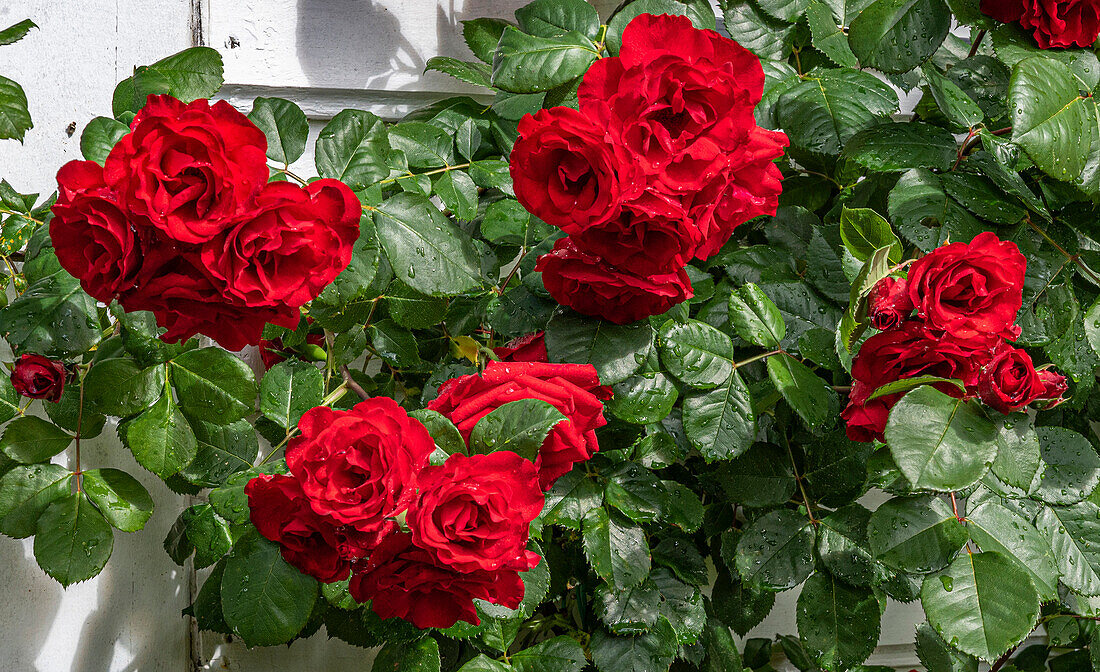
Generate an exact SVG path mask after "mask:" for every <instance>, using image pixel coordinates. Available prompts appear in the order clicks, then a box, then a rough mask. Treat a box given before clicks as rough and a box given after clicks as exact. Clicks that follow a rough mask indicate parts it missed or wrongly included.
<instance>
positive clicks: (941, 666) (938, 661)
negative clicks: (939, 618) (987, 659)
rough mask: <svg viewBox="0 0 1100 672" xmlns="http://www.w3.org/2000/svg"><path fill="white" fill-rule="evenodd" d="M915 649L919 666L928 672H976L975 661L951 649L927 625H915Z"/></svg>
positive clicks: (976, 664)
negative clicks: (922, 666) (928, 671)
mask: <svg viewBox="0 0 1100 672" xmlns="http://www.w3.org/2000/svg"><path fill="white" fill-rule="evenodd" d="M916 649H917V657H918V658H919V659H920V662H921V664H923V665H924V667H925V669H927V670H930V672H978V661H977V659H975V658H974V657H973V656H968V655H966V654H965V653H960V652H958V651H956V650H955V649H953V648H951V646H950V645H948V643H947V642H945V641H944V640H943V637H940V635H939V633H937V632H936V630H935V628H933V627H932V626H931V625H928V624H927V623H920V624H919V625H917V645H916Z"/></svg>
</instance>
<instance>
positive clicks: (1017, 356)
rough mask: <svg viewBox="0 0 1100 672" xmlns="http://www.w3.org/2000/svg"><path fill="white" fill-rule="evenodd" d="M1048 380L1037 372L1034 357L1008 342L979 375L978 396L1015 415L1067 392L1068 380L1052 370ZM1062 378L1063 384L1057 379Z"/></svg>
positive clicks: (996, 352)
mask: <svg viewBox="0 0 1100 672" xmlns="http://www.w3.org/2000/svg"><path fill="white" fill-rule="evenodd" d="M1047 374H1048V375H1047V376H1045V378H1046V380H1044V376H1040V375H1039V372H1038V371H1036V370H1035V365H1034V364H1032V362H1031V356H1030V355H1028V354H1027V352H1025V351H1024V350H1021V349H1020V348H1014V347H1012V346H1011V345H1008V344H1007V343H1006V344H1004V345H1002V346H1000V347H999V348H997V349H996V350H995V351H994V353H993V359H991V360H990V361H989V363H988V364H986V365H985V366H984V367H982V370H981V373H980V374H979V375H978V395H979V396H980V397H981V400H982V401H983V402H985V403H986V404H987V405H988V406H990V407H992V408H994V409H996V410H998V411H1000V412H1001V413H1012V412H1013V411H1018V410H1020V409H1021V408H1023V407H1024V406H1027V405H1028V404H1030V403H1031V402H1033V401H1035V400H1037V399H1057V398H1059V397H1061V396H1062V393H1063V392H1065V389H1066V387H1065V385H1066V383H1065V380H1066V379H1065V377H1064V376H1061V375H1059V374H1057V373H1055V372H1054V371H1048V372H1047ZM1055 376H1057V378H1061V381H1060V384H1059V381H1058V380H1057V378H1055ZM1048 395H1049V396H1048Z"/></svg>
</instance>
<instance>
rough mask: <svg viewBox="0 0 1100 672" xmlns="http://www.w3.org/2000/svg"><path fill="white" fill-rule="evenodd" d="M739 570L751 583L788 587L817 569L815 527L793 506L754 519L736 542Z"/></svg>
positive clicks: (769, 588) (765, 586)
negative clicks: (815, 564) (794, 509)
mask: <svg viewBox="0 0 1100 672" xmlns="http://www.w3.org/2000/svg"><path fill="white" fill-rule="evenodd" d="M736 564H737V571H738V573H740V575H741V578H742V579H743V580H744V581H745V582H746V583H748V584H751V585H753V586H759V587H762V588H767V589H768V590H787V589H788V588H793V587H795V586H797V585H798V584H800V583H802V582H803V581H805V580H806V577H808V576H809V575H810V574H811V573H812V572H813V570H814V528H813V525H811V524H810V520H809V519H808V518H807V517H805V516H803V515H800V514H799V513H798V512H796V511H793V510H790V509H777V510H775V511H772V512H770V513H768V514H766V515H764V516H761V517H760V518H757V519H756V520H754V521H752V523H751V524H750V525H749V527H748V529H746V530H745V532H744V534H743V535H742V536H741V539H740V541H738V542H737V554H736Z"/></svg>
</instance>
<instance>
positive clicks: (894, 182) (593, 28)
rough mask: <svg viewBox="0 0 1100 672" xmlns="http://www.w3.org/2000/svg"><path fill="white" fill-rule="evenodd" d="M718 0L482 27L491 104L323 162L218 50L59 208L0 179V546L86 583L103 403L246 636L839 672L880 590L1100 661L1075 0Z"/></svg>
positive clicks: (957, 626) (150, 107) (113, 129)
mask: <svg viewBox="0 0 1100 672" xmlns="http://www.w3.org/2000/svg"><path fill="white" fill-rule="evenodd" d="M721 5H722V6H721V10H722V11H721V14H722V18H723V21H722V25H721V28H719V25H718V21H717V20H716V19H717V17H716V15H715V13H714V12H713V11H712V8H711V6H710V5H709V4H708V3H704V2H696V1H694V0H693V1H690V2H680V1H679V0H638V1H637V2H633V3H624V4H623V6H622V7H620V8H618V9H617V11H615V12H614V13H613V14H612V15H611V16H603V17H601V16H600V15H599V14H598V13H597V12H596V10H595V9H593V8H592V7H590V6H589V5H587V4H586V3H584V2H582V1H581V0H536V1H535V2H533V3H531V4H530V5H528V6H526V7H523V8H521V9H520V10H519V11H517V12H516V14H515V16H514V20H512V18H511V17H509V18H507V19H505V18H489V17H485V18H471V19H470V20H469V21H467V22H465V23H464V26H463V33H464V36H465V37H466V42H467V44H468V46H469V48H470V50H471V52H472V54H473V56H471V57H470V59H473V60H470V59H466V60H460V59H459V58H455V57H453V56H454V55H447V56H439V57H436V58H433V59H431V60H429V62H428V68H429V69H431V70H437V71H441V72H443V73H446V74H449V75H452V76H454V77H457V78H459V79H461V80H463V81H465V82H466V83H468V84H471V85H474V86H478V87H481V90H482V93H483V94H484V96H483V97H480V98H477V99H475V98H470V97H465V96H460V97H455V98H449V99H446V100H441V101H438V102H435V103H432V104H431V105H428V106H426V107H424V108H422V109H420V110H416V111H415V112H413V113H411V114H409V115H408V116H407V117H405V118H403V119H401V120H400V121H392V122H391V121H384V120H382V119H379V118H378V117H377V116H375V115H373V114H371V113H369V112H366V111H362V110H345V111H342V112H340V113H339V114H337V115H335V116H334V117H333V118H332V119H331V120H330V121H328V122H327V123H326V124H325V126H324V128H322V129H321V131H320V132H319V134H317V136H316V140H315V146H314V148H313V152H312V155H313V156H314V163H313V164H312V165H308V164H307V163H306V162H304V161H302V160H301V159H302V157H303V156H304V154H305V151H306V147H307V144H308V142H309V138H310V135H309V121H308V120H307V118H306V116H305V114H304V113H303V112H302V110H301V109H300V108H298V107H297V106H296V105H295V104H294V103H292V102H290V101H287V100H281V99H276V98H258V99H257V100H256V101H255V102H254V104H253V108H252V110H251V112H250V113H249V114H248V115H247V116H246V115H244V114H243V113H241V112H238V111H236V110H234V109H233V108H232V107H231V106H230V105H229V104H228V103H225V102H213V103H212V102H210V100H211V99H212V98H214V97H215V96H216V95H217V93H218V89H219V87H220V84H221V73H222V64H221V58H220V56H219V55H218V53H217V52H216V51H214V50H212V49H208V48H201V47H200V48H196V49H190V50H187V51H185V52H182V53H180V54H176V55H173V56H169V57H167V58H165V59H163V60H162V61H159V62H157V63H153V64H151V65H148V66H142V67H139V68H137V69H136V70H135V72H134V74H133V75H132V76H131V77H129V78H127V79H126V80H125V81H123V82H121V83H120V84H119V86H118V88H117V90H116V92H115V95H114V97H113V100H112V110H111V112H110V116H104V117H99V118H97V119H94V120H92V122H91V123H89V124H88V126H87V127H86V128H85V129H84V131H83V132H82V134H81V143H80V146H81V151H82V154H83V157H84V160H83V161H75V162H72V163H69V164H67V165H66V166H63V167H61V169H60V171H59V173H58V193H57V196H56V200H54V198H53V197H47V198H45V199H41V198H39V197H38V196H36V195H29V194H20V193H18V192H17V191H16V190H15V189H14V188H13V187H12V186H10V185H9V184H8V182H0V218H2V220H3V221H2V223H0V234H2V235H0V256H2V257H3V261H4V263H3V265H2V266H0V268H3V269H4V273H5V275H4V276H3V277H4V282H5V287H6V290H5V291H6V293H5V301H4V302H3V307H2V308H0V333H2V335H3V337H4V339H5V340H6V342H7V344H8V346H9V347H10V351H11V353H12V354H11V357H10V360H11V365H10V369H11V376H10V377H3V378H0V422H3V423H4V429H3V435H2V437H0V533H3V534H5V535H8V536H11V537H14V538H27V537H34V542H33V543H34V545H33V550H34V556H35V560H36V561H37V562H38V564H39V565H40V566H41V567H42V568H43V569H44V570H45V571H46V572H47V573H48V574H49V575H50V576H52V577H54V578H56V579H57V580H58V581H59V582H61V583H62V584H64V585H69V584H72V583H75V582H78V581H83V580H86V579H88V578H90V577H92V576H95V575H96V574H97V573H98V572H99V571H100V570H102V568H103V567H104V565H105V564H106V563H107V562H108V560H109V557H110V555H111V552H112V550H113V540H114V538H115V535H116V534H117V533H120V532H125V533H129V532H136V531H137V530H139V529H141V528H142V527H143V526H144V525H145V523H146V521H147V520H148V519H149V517H150V515H151V513H152V508H153V500H152V497H151V496H150V495H149V493H148V491H147V490H146V489H145V488H144V487H143V486H142V485H141V484H140V483H139V482H138V481H137V480H136V479H134V478H133V477H132V476H130V475H128V474H126V473H125V472H124V471H122V470H118V469H105V468H100V465H97V464H89V459H88V456H87V455H86V454H85V455H84V456H82V455H81V452H80V445H81V441H82V440H84V439H88V438H91V437H94V436H97V435H99V434H100V433H101V432H105V431H108V428H109V431H112V432H115V433H117V435H118V437H119V439H120V440H121V441H122V443H123V444H124V446H125V449H126V450H128V451H129V453H131V454H132V456H133V459H134V461H135V462H136V463H137V464H138V465H140V467H141V468H144V469H146V470H148V471H150V472H152V473H153V474H155V475H156V476H158V477H159V478H160V479H162V480H163V481H164V485H165V488H166V490H165V492H163V493H161V496H162V497H166V496H169V495H168V490H167V489H170V490H171V491H172V492H175V493H180V494H185V495H188V496H190V497H191V498H192V499H191V500H190V501H189V506H187V508H186V509H184V510H183V512H182V513H181V514H180V515H179V517H178V518H177V520H176V522H175V524H174V525H173V527H172V529H171V531H170V533H169V534H168V536H167V538H166V539H165V540H164V547H165V550H166V551H167V553H168V556H169V557H170V558H171V560H172V561H174V562H176V563H178V564H179V565H181V566H185V567H188V568H189V570H191V571H194V570H199V569H204V568H206V569H208V571H207V572H204V573H203V574H202V575H200V576H201V581H200V583H201V588H200V589H199V591H198V593H197V594H196V595H195V596H194V603H193V604H192V605H191V606H190V607H189V608H188V610H187V615H186V617H187V618H193V619H194V621H195V623H196V624H197V625H198V627H200V628H202V629H204V630H209V631H215V632H219V633H223V634H225V635H226V636H233V637H237V638H240V639H241V640H243V641H244V643H245V644H246V645H249V646H259V645H277V644H285V643H288V642H292V641H294V640H295V639H297V638H304V637H309V636H312V635H313V634H314V633H318V632H320V631H321V630H323V631H324V632H325V633H326V634H327V635H328V636H330V637H338V638H340V639H342V640H345V641H347V642H350V643H352V644H355V645H359V646H363V647H381V650H380V651H379V652H378V654H377V661H378V662H377V663H376V665H375V667H376V669H379V670H381V669H383V668H384V669H386V670H387V671H388V672H392V671H394V670H398V671H401V670H416V671H417V672H423V671H428V672H437V671H438V672H486V671H488V672H586V671H588V670H593V669H594V670H596V672H640V671H645V672H650V671H652V672H663V671H666V670H676V671H677V672H680V671H684V670H700V671H703V672H715V671H718V670H722V671H726V670H734V671H736V670H743V669H746V668H747V669H752V670H755V671H760V672H767V670H771V669H772V661H773V654H779V653H782V654H783V655H785V656H786V657H787V659H788V660H789V661H790V662H791V663H792V664H793V665H795V666H796V667H798V668H799V669H800V670H802V672H820V671H824V672H845V671H847V670H853V671H858V670H867V669H870V668H869V667H868V666H867V660H868V657H869V656H870V655H871V654H872V652H873V651H874V650H875V647H876V644H877V642H878V639H879V635H880V633H881V632H882V631H883V627H884V626H883V619H884V618H894V617H895V616H894V614H896V613H897V612H896V611H892V610H886V611H885V612H884V609H885V608H886V605H888V604H889V602H890V601H891V600H893V601H898V602H916V601H919V603H920V607H921V609H922V610H923V612H924V614H925V615H926V617H927V623H921V624H919V625H918V626H917V629H916V632H915V633H914V646H915V648H916V652H917V654H918V656H919V658H920V660H921V662H922V664H923V665H924V666H925V667H927V669H929V670H931V671H932V672H960V671H966V670H971V671H972V670H976V669H978V665H979V662H980V661H985V662H986V663H988V664H989V665H990V668H991V670H993V671H994V672H1007V671H1008V670H1010V669H1018V670H1023V671H1025V672H1040V671H1041V670H1046V669H1049V670H1051V671H1052V672H1060V671H1065V670H1071V669H1078V668H1082V669H1083V668H1086V667H1087V666H1088V665H1089V661H1090V660H1095V659H1096V657H1097V655H1098V646H1100V634H1098V632H1100V630H1098V629H1097V628H1096V622H1095V621H1096V618H1097V616H1098V615H1097V612H1096V606H1095V602H1096V598H1097V596H1100V553H1098V552H1097V544H1096V539H1095V537H1096V528H1097V522H1096V521H1097V520H1100V493H1098V490H1097V486H1098V484H1100V453H1098V452H1097V446H1098V445H1100V436H1098V434H1097V432H1096V427H1095V423H1094V420H1095V418H1096V410H1097V408H1098V407H1100V406H1098V402H1100V390H1098V389H1097V386H1096V376H1097V372H1098V370H1100V272H1098V270H1097V268H1098V265H1100V255H1098V252H1097V251H1098V250H1100V235H1098V233H1097V227H1096V226H1095V225H1094V222H1095V221H1096V218H1097V212H1096V210H1097V205H1096V203H1097V195H1098V193H1100V179H1098V177H1097V176H1098V174H1100V173H1098V171H1097V158H1096V157H1097V156H1100V134H1098V133H1097V131H1096V128H1097V119H1098V118H1100V111H1098V108H1097V103H1096V99H1095V97H1094V95H1093V94H1094V91H1095V89H1096V88H1097V86H1098V78H1100V61H1098V60H1097V57H1096V54H1095V53H1094V52H1093V50H1092V48H1091V46H1090V45H1092V43H1093V42H1094V41H1095V38H1096V34H1095V33H1096V31H1097V26H1096V21H1095V18H1096V17H1095V11H1094V10H1095V6H1094V3H1091V2H1085V1H1081V2H1027V3H1024V2H1022V1H1021V2H1019V3H1016V4H1013V3H993V4H991V3H986V2H982V3H977V2H956V1H955V0H951V1H950V2H946V1H945V0H922V1H921V2H903V3H899V2H896V1H895V0H863V1H862V2H857V3H848V5H846V6H845V5H844V3H834V2H822V1H820V0H812V1H806V0H802V1H799V2H788V1H779V0H745V1H738V2H733V1H730V2H723V3H721ZM30 27H31V26H30V25H28V24H26V23H24V24H17V26H15V27H13V28H12V29H9V30H6V31H0V44H2V43H4V42H6V41H8V40H10V39H16V38H18V37H19V36H20V35H22V34H23V33H25V32H26V31H27V30H29V29H30ZM9 31H10V32H9ZM1075 45H1076V46H1075ZM6 82H7V80H3V79H2V78H0V122H3V121H9V123H8V124H4V123H0V136H13V137H15V136H20V135H21V134H22V132H25V130H26V128H27V127H29V119H25V118H24V117H23V116H22V113H23V110H24V108H25V101H24V100H22V99H19V100H16V97H17V96H16V94H15V93H11V92H12V91H15V89H13V88H12V87H11V86H10V85H7V84H6ZM19 93H20V95H21V90H19ZM901 94H905V97H906V99H907V100H910V101H914V102H913V103H912V104H911V105H908V106H907V107H905V108H904V109H903V108H902V106H901V102H900V101H901V98H900V95H901ZM490 101H491V102H490ZM13 179H15V178H14V177H13ZM200 336H201V337H208V338H210V339H213V340H214V341H215V342H217V343H218V344H220V345H221V346H222V347H217V346H212V345H210V344H209V342H208V341H205V340H202V339H201V338H199V337H200ZM252 346H257V347H258V348H259V353H258V355H259V356H258V358H252V357H250V356H246V358H248V359H258V360H261V361H262V366H260V361H257V366H256V367H254V368H253V367H250V366H249V365H247V364H246V363H245V361H243V360H242V358H241V357H239V356H237V355H235V354H233V353H231V352H229V351H228V350H226V349H225V348H229V349H231V350H236V349H240V348H244V347H249V348H250V347H252ZM126 459H129V458H126ZM158 487H159V486H158ZM786 591H793V592H794V593H797V597H794V596H793V595H792V597H791V599H792V600H793V601H794V603H795V623H794V625H793V628H794V633H793V634H792V635H781V636H777V637H774V638H770V639H769V638H765V637H758V636H755V635H757V634H761V633H762V631H761V630H759V629H755V628H756V626H758V625H759V624H760V623H761V622H762V621H763V620H764V618H765V617H766V616H767V615H768V614H769V612H771V611H772V608H773V605H774V604H775V602H776V600H777V595H778V594H780V593H783V592H786ZM1040 626H1042V627H1040ZM894 629H896V628H894ZM734 633H736V634H737V635H739V636H741V637H745V636H747V635H749V634H750V633H751V634H753V635H754V636H751V637H748V639H744V640H741V639H737V638H735V637H734V636H733V634H734ZM766 634H767V635H771V634H772V633H771V631H769V632H767V633H766ZM795 635H797V636H795ZM1031 642H1037V644H1036V645H1035V646H1032V645H1031Z"/></svg>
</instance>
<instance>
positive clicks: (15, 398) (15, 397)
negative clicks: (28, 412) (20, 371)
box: [0, 376, 21, 423]
mask: <svg viewBox="0 0 1100 672" xmlns="http://www.w3.org/2000/svg"><path fill="white" fill-rule="evenodd" d="M20 399H21V396H20V394H19V393H18V392H16V391H15V387H14V386H12V384H11V378H10V377H9V376H0V423H4V422H7V421H8V420H11V419H12V418H14V417H15V416H17V415H19V400H20Z"/></svg>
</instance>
